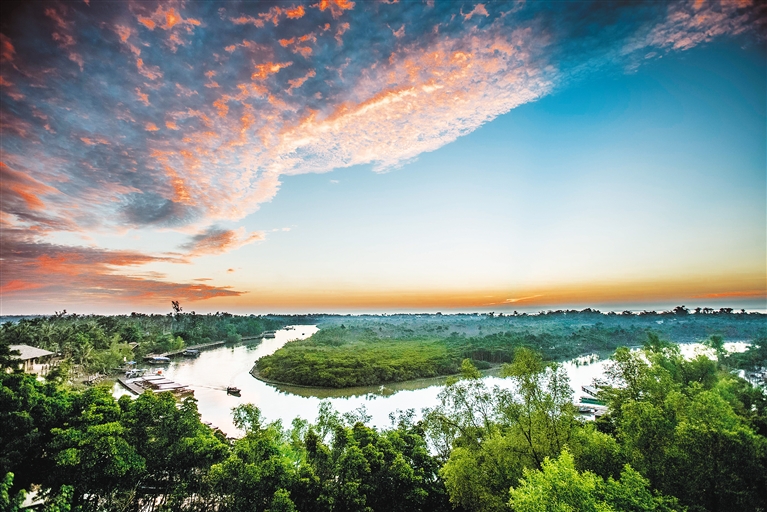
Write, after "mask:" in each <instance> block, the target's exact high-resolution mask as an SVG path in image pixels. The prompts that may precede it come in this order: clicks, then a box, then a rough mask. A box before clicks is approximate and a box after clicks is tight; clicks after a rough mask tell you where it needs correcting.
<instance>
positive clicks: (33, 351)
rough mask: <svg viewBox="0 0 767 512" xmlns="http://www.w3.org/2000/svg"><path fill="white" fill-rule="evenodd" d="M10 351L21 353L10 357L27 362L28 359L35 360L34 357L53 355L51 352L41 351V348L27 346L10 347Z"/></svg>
mask: <svg viewBox="0 0 767 512" xmlns="http://www.w3.org/2000/svg"><path fill="white" fill-rule="evenodd" d="M11 350H12V351H13V350H18V351H19V352H20V353H21V355H20V356H11V357H18V358H19V359H21V360H22V361H27V360H28V359H35V358H36V357H43V356H52V355H53V352H48V351H47V350H43V349H41V348H36V347H30V346H29V345H11Z"/></svg>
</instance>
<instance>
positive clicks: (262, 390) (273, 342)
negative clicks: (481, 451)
mask: <svg viewBox="0 0 767 512" xmlns="http://www.w3.org/2000/svg"><path fill="white" fill-rule="evenodd" d="M317 330H318V329H317V327H316V326H313V325H296V326H289V327H288V328H287V329H282V330H279V331H277V332H276V334H275V337H274V338H273V339H263V340H262V341H260V342H254V343H243V344H240V345H235V346H223V347H218V348H215V349H211V350H207V351H203V352H202V353H201V354H200V355H199V357H196V358H177V359H174V360H173V361H172V362H171V363H170V364H169V365H168V366H167V367H163V369H164V374H165V375H166V376H167V378H168V379H170V380H172V381H175V382H179V383H181V384H186V385H188V386H189V388H191V389H192V390H194V396H195V398H196V399H197V401H198V402H197V407H198V409H199V411H200V414H201V416H202V420H203V421H208V422H210V423H212V424H213V425H215V426H216V427H218V428H220V429H221V430H222V431H224V432H225V433H226V434H227V435H230V436H238V435H241V432H240V431H238V430H237V428H235V426H234V424H233V423H232V414H231V409H232V408H233V407H235V406H237V405H240V404H246V403H252V404H255V405H256V406H258V407H259V408H260V409H261V411H262V413H263V414H264V417H265V418H266V420H267V421H274V420H282V423H283V425H285V426H289V425H290V422H291V421H292V420H293V418H295V417H301V418H304V419H307V420H310V421H314V420H315V418H316V417H317V408H318V406H319V403H320V401H322V400H328V401H330V403H331V404H332V406H333V408H334V409H335V410H337V411H339V412H341V413H346V412H352V411H354V410H356V409H358V408H359V407H361V406H364V407H365V409H366V411H367V414H368V415H370V416H371V417H372V420H371V423H372V424H373V425H375V426H377V427H387V426H389V425H391V421H390V419H389V414H391V413H395V412H396V411H397V410H403V411H404V410H407V409H415V411H416V412H417V413H420V411H421V409H423V408H424V407H433V406H435V405H437V403H438V399H437V395H438V394H439V392H440V391H441V390H442V388H443V386H444V384H445V380H446V379H445V377H438V378H433V379H419V380H415V381H409V382H400V383H394V384H386V385H385V386H368V387H358V388H347V389H313V388H303V387H294V386H282V385H279V386H275V385H272V384H266V383H265V382H262V381H260V380H258V379H256V378H254V377H253V376H251V375H250V373H249V372H250V369H251V368H252V367H253V363H254V362H255V361H256V359H258V358H260V357H262V356H265V355H268V354H271V353H273V352H275V351H276V350H277V349H279V348H280V347H282V346H283V345H284V344H285V343H287V342H288V341H291V340H295V339H304V338H308V337H309V336H311V335H312V334H314V333H315V332H317ZM746 346H747V344H746V343H744V342H735V343H727V344H726V348H727V349H728V350H731V351H742V350H745V348H746ZM701 349H702V345H701V344H699V343H693V344H686V345H682V352H683V354H684V355H685V356H692V355H693V354H694V353H695V351H696V350H701ZM588 360H589V358H588V357H586V358H578V359H573V360H571V361H567V362H565V363H564V367H565V369H566V370H567V373H568V375H569V377H570V384H571V386H572V387H573V389H574V390H575V396H576V397H578V396H580V389H581V386H583V385H588V384H591V382H592V380H593V379H594V378H595V377H599V376H601V375H602V373H603V372H604V367H605V364H606V363H607V361H606V360H597V361H595V362H591V363H589V362H588ZM493 373H495V374H493ZM484 378H485V380H486V382H487V384H488V385H490V386H493V385H498V386H501V387H509V386H510V383H509V382H508V381H507V380H505V379H501V378H499V377H497V371H496V372H490V373H489V374H488V375H487V376H486V377H484ZM228 386H235V387H238V388H240V389H241V395H240V396H233V395H227V394H226V388H227V387H228ZM114 393H115V395H116V396H119V395H123V394H129V393H128V391H127V390H125V389H124V388H123V387H122V386H121V385H120V384H119V383H117V384H115V388H114Z"/></svg>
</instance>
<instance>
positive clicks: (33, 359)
mask: <svg viewBox="0 0 767 512" xmlns="http://www.w3.org/2000/svg"><path fill="white" fill-rule="evenodd" d="M10 349H11V352H13V351H18V352H19V353H20V355H18V356H11V357H14V358H15V359H18V360H19V368H22V369H23V370H24V371H25V372H26V373H35V374H37V375H47V374H48V372H49V371H50V369H51V365H52V358H53V356H54V355H55V354H54V353H53V352H49V351H47V350H43V349H41V348H37V347H30V346H29V345H11V346H10Z"/></svg>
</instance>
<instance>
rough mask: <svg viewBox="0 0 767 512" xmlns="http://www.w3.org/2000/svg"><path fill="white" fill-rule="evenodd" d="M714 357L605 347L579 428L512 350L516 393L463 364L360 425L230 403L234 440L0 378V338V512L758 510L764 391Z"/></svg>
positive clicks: (163, 405)
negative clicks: (418, 401) (280, 418)
mask: <svg viewBox="0 0 767 512" xmlns="http://www.w3.org/2000/svg"><path fill="white" fill-rule="evenodd" d="M707 342H708V344H709V345H710V346H711V347H712V348H714V349H715V350H716V349H717V347H719V348H720V349H721V342H722V340H721V339H720V338H711V339H709V340H708V341H707ZM765 343H767V340H765V339H757V340H755V348H754V349H753V350H752V351H751V354H750V355H749V356H744V357H745V358H746V359H747V360H748V361H751V360H752V359H753V358H755V357H757V354H764V351H765ZM718 356H719V357H718V360H716V361H712V360H710V359H708V358H707V357H705V356H703V355H700V356H698V357H696V358H695V359H692V360H685V359H684V358H683V357H682V356H681V355H680V352H679V349H678V346H676V345H671V344H669V343H666V342H664V341H662V340H661V339H660V338H658V337H657V336H655V335H651V336H649V337H648V338H647V340H646V343H645V345H644V349H643V350H641V351H629V350H627V349H623V348H621V349H618V350H617V351H616V352H615V355H614V359H613V362H612V363H611V364H610V366H609V369H608V372H607V375H606V381H605V383H604V387H603V390H602V391H601V395H602V398H603V399H605V400H606V401H607V403H608V406H609V409H608V413H607V414H606V415H605V416H603V417H602V418H600V419H599V420H598V421H596V422H584V421H582V420H580V419H579V418H578V417H577V415H576V414H575V410H574V407H573V405H572V390H571V389H570V387H569V383H568V381H567V374H566V373H565V372H564V370H563V369H562V368H561V367H559V366H557V365H556V364H546V363H545V362H544V361H543V359H542V357H541V355H540V354H538V353H536V352H534V351H531V350H529V349H525V348H520V349H518V350H516V351H515V354H514V359H513V361H512V362H511V363H510V364H507V365H505V366H504V368H503V375H504V376H505V377H506V378H508V379H511V380H512V381H513V383H514V386H513V387H514V389H515V390H516V392H512V391H509V390H505V389H500V388H489V387H488V386H487V385H486V384H485V382H484V381H483V380H482V379H480V378H479V376H480V374H479V371H478V370H477V369H476V368H475V367H474V366H473V365H472V364H471V362H470V361H469V360H468V359H467V360H464V361H463V362H462V363H461V378H460V379H454V381H453V382H451V383H449V385H448V386H446V387H445V388H444V390H443V391H442V392H441V393H440V396H439V398H440V404H439V405H438V406H437V407H435V408H433V409H430V410H425V411H424V414H423V418H422V419H421V420H418V421H416V419H415V415H414V414H413V412H412V411H408V412H405V413H402V414H400V415H399V417H397V418H393V422H392V427H391V428H388V429H384V430H378V429H375V428H371V427H369V426H368V425H366V423H367V421H368V420H369V418H368V417H367V416H366V415H365V412H364V410H360V411H357V413H354V414H347V415H345V416H341V415H339V414H337V413H335V412H334V411H332V410H331V409H330V408H329V407H328V406H327V404H324V405H323V406H322V407H321V408H320V413H319V417H318V418H317V420H316V421H315V422H314V423H311V424H310V423H308V422H306V421H303V420H295V421H294V422H293V424H292V425H291V427H290V428H285V427H284V426H283V425H281V424H280V423H268V422H266V421H265V419H264V418H263V417H262V415H261V412H260V411H259V410H258V409H257V408H256V407H254V406H252V405H244V406H240V407H238V408H236V409H235V410H234V418H235V423H236V424H237V425H238V426H239V427H240V428H242V429H243V430H244V436H243V437H242V438H240V439H236V440H234V439H227V438H225V437H224V436H223V435H222V434H221V433H220V432H218V431H215V430H212V429H211V428H209V427H208V426H206V425H204V424H202V423H201V422H200V419H199V414H198V413H197V408H196V403H195V400H194V399H192V398H187V399H185V400H184V401H182V402H180V403H179V402H177V401H176V400H175V399H174V398H173V397H172V396H171V395H169V394H160V395H153V394H151V393H145V394H144V395H142V396H140V397H138V398H137V399H135V400H132V399H130V398H128V397H122V398H120V399H119V400H115V399H114V398H113V397H112V396H111V395H110V394H109V392H108V390H106V389H104V388H100V387H94V388H90V389H86V390H82V391H75V390H71V389H69V388H67V387H65V386H63V385H62V382H61V381H55V380H52V379H49V381H48V382H45V383H43V382H40V381H38V380H37V379H35V378H34V376H32V375H26V374H23V373H19V372H6V371H5V370H3V369H2V368H11V367H14V366H15V365H14V363H13V362H12V361H11V358H12V354H10V353H9V350H8V346H7V344H3V343H0V367H2V368H0V424H2V426H3V428H2V429H0V446H2V447H3V448H2V451H1V452H0V478H2V481H1V483H0V511H2V512H5V511H15V510H16V509H17V505H18V503H19V501H20V499H21V497H22V495H21V494H20V492H21V491H22V490H23V489H30V488H32V487H33V486H35V488H36V489H39V491H40V494H39V496H41V497H42V498H43V499H44V500H45V505H44V510H46V511H51V512H52V511H78V512H80V511H83V512H85V511H96V510H126V511H133V510H167V511H170V510H174V511H175V510H178V511H203V510H205V511H207V510H219V511H271V512H277V511H321V512H323V511H328V512H330V511H390V510H395V511H417V510H424V511H449V510H463V511H477V512H480V511H482V512H495V511H498V512H502V511H512V510H513V511H517V512H528V511H529V512H533V511H540V510H562V511H564V510H573V511H574V510H578V511H672V510H679V511H682V510H689V511H691V512H693V511H695V512H697V511H700V512H703V511H711V512H715V511H724V510H755V511H759V510H762V511H763V510H767V438H766V437H765V435H767V396H766V395H765V392H764V390H763V389H759V388H754V387H753V386H751V385H750V384H749V383H748V382H746V381H744V380H742V379H739V378H737V377H735V376H734V375H733V374H732V373H731V371H730V368H728V367H727V365H728V364H729V363H730V362H731V361H732V360H733V359H732V358H731V356H728V355H727V354H726V352H725V351H723V350H719V351H718ZM749 364H750V363H749ZM758 364H760V365H767V360H764V359H762V360H761V361H759V362H758Z"/></svg>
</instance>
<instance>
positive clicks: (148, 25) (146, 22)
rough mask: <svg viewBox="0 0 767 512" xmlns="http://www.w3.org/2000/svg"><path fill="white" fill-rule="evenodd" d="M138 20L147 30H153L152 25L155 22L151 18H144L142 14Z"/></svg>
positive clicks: (153, 25)
mask: <svg viewBox="0 0 767 512" xmlns="http://www.w3.org/2000/svg"><path fill="white" fill-rule="evenodd" d="M138 22H139V23H141V24H142V25H144V26H145V27H146V28H148V29H149V30H154V27H155V26H156V24H155V22H154V21H152V19H151V18H145V17H144V16H139V17H138Z"/></svg>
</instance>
